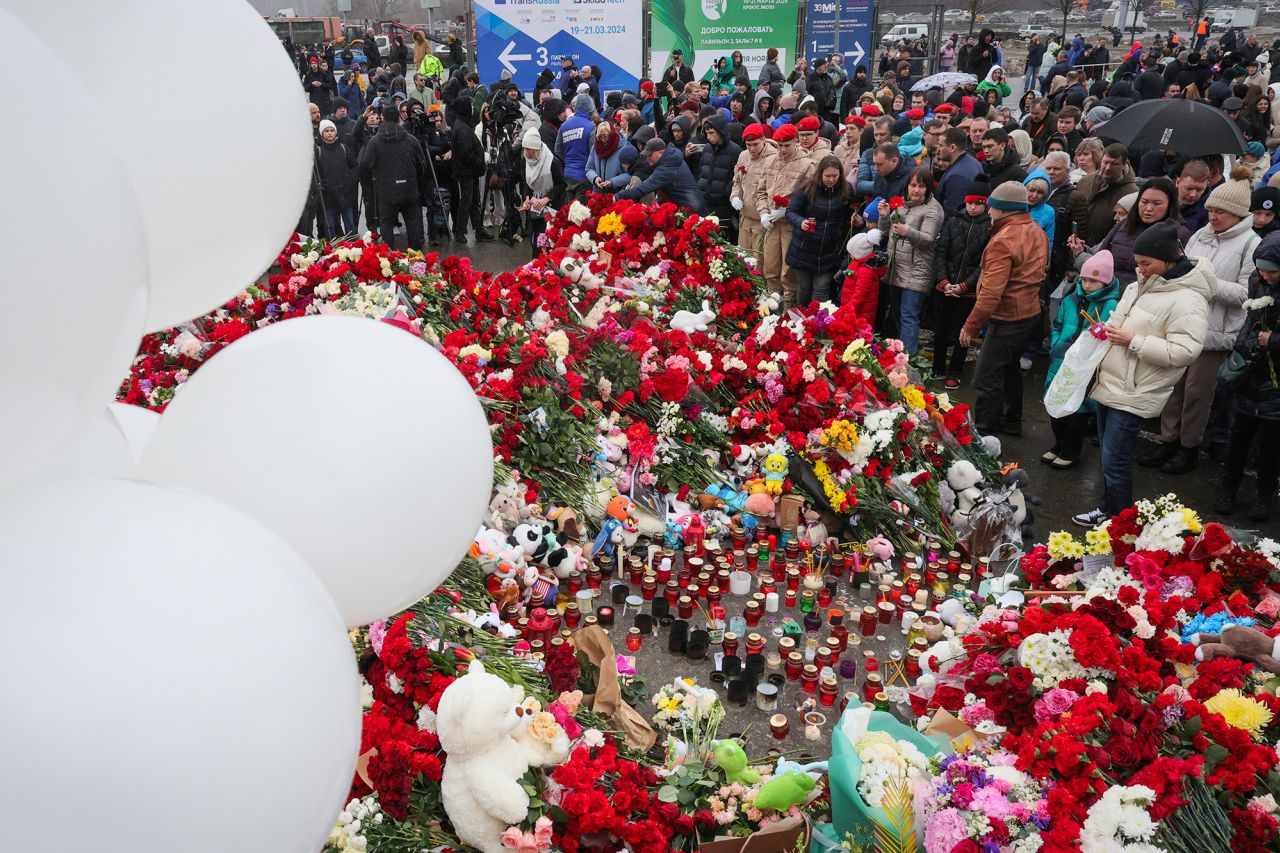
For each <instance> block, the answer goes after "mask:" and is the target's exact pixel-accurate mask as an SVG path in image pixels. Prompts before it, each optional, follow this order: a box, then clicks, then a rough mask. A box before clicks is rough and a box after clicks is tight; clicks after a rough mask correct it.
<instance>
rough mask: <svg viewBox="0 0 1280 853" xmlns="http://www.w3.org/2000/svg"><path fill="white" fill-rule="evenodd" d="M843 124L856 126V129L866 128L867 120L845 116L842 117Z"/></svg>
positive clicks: (854, 116) (860, 117)
mask: <svg viewBox="0 0 1280 853" xmlns="http://www.w3.org/2000/svg"><path fill="white" fill-rule="evenodd" d="M844 123H845V124H856V125H857V126H858V127H866V126H867V120H866V119H865V118H863V117H862V116H857V115H847V116H845V117H844Z"/></svg>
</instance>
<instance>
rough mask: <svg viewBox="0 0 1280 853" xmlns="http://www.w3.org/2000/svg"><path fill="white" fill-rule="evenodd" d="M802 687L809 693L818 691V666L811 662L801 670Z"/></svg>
mask: <svg viewBox="0 0 1280 853" xmlns="http://www.w3.org/2000/svg"><path fill="white" fill-rule="evenodd" d="M800 689H801V690H803V691H804V692H805V693H809V694H813V693H816V692H817V691H818V668H817V667H816V666H814V665H813V664H811V663H810V664H805V666H804V669H802V670H801V671H800Z"/></svg>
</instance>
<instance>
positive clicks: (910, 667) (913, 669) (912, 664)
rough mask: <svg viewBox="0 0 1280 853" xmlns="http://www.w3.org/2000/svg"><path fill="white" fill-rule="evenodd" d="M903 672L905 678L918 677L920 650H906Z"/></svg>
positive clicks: (919, 671)
mask: <svg viewBox="0 0 1280 853" xmlns="http://www.w3.org/2000/svg"><path fill="white" fill-rule="evenodd" d="M905 672H906V673H907V678H919V677H920V673H921V669H920V652H918V651H916V650H915V649H908V650H907V664H906V669H905Z"/></svg>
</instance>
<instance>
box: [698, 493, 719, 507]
mask: <svg viewBox="0 0 1280 853" xmlns="http://www.w3.org/2000/svg"><path fill="white" fill-rule="evenodd" d="M693 500H694V503H696V504H697V505H698V509H700V510H709V509H723V508H724V498H722V497H720V496H718V495H713V494H711V493H710V492H699V493H698V494H697V495H695V496H694V498H693Z"/></svg>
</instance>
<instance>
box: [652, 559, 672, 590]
mask: <svg viewBox="0 0 1280 853" xmlns="http://www.w3.org/2000/svg"><path fill="white" fill-rule="evenodd" d="M654 574H655V575H657V577H658V583H663V584H664V583H668V582H669V581H670V580H671V561H670V560H668V559H666V558H665V557H664V558H663V559H661V560H659V561H658V567H657V569H655V570H654Z"/></svg>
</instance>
